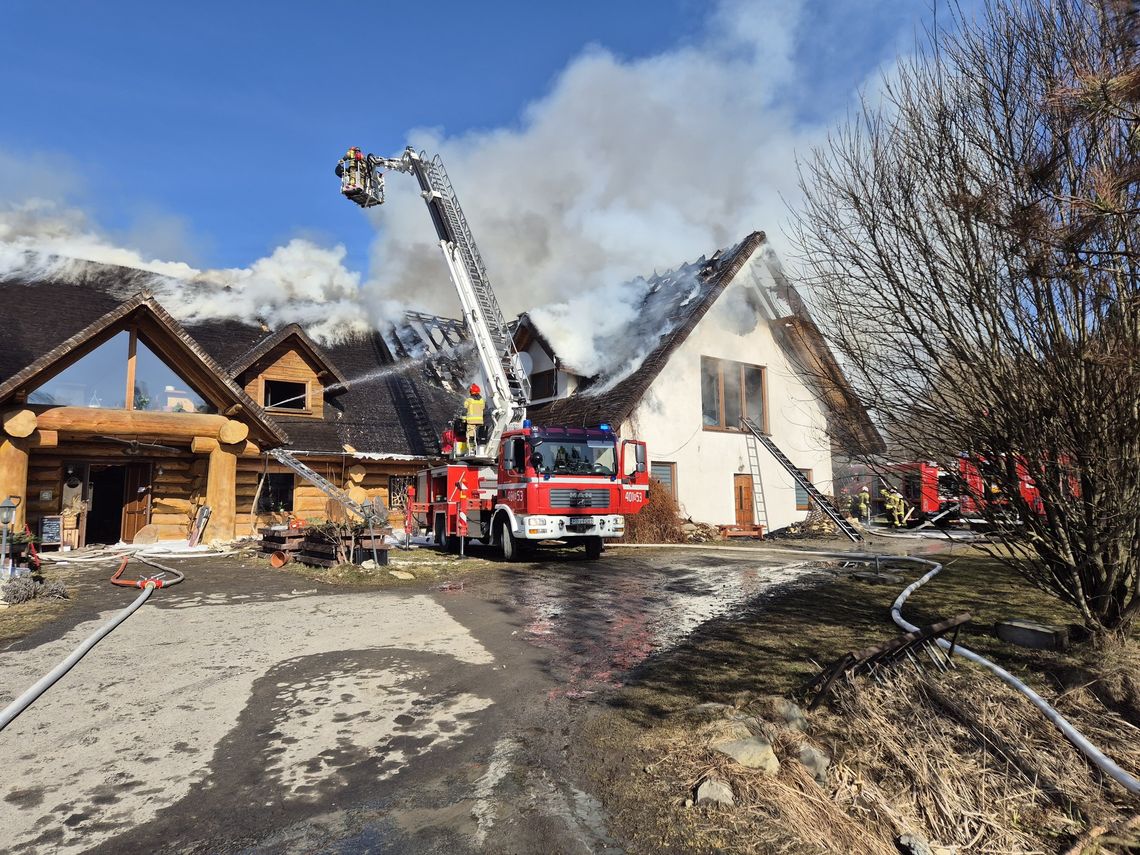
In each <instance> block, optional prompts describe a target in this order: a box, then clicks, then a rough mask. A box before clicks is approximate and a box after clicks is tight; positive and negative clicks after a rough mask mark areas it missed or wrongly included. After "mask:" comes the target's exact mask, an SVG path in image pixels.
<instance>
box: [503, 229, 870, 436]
mask: <svg viewBox="0 0 1140 855" xmlns="http://www.w3.org/2000/svg"><path fill="white" fill-rule="evenodd" d="M753 256H756V257H757V259H758V260H759V261H760V262H761V263H762V264H764V266H765V267H766V268H767V270H768V272H769V273H770V274H771V276H772V281H773V282H774V285H773V286H768V287H757V288H755V289H753V290H752V291H751V292H750V295H751V296H754V297H755V298H756V299H757V300H758V301H759V304H758V305H757V306H756V309H757V311H759V312H760V313H761V314H762V315H763V316H764V317H766V318H767V319H768V322H769V325H770V327H771V328H772V329H773V331H774V334H775V337H776V339H777V341H778V342H779V343H780V345H781V347H782V348H783V350H784V352H785V353H786V354H787V355H788V357H789V359H790V360H791V361H792V363H793V364H794V365H795V366H796V368H797V369H799V370H800V371H801V373H803V374H804V375H805V377H806V378H807V379H808V380H809V381H810V382H811V383H813V385H814V386H815V388H816V389H817V391H818V393H819V394H820V397H821V399H822V400H823V401H824V403H825V404H826V405H827V406H828V408H829V412H830V414H831V422H832V426H833V427H834V431H833V433H834V437H833V438H834V439H835V441H836V442H837V443H839V444H841V445H842V446H844V447H846V448H849V449H852V450H866V451H874V450H876V449H880V448H881V447H882V444H883V441H882V438H881V437H880V436H879V433H878V431H877V430H876V428H875V426H874V424H873V423H872V422H871V420H870V418H869V417H868V415H867V411H866V409H865V408H864V407H863V404H862V402H861V401H860V400H859V398H858V396H857V395H856V394H855V392H854V390H853V389H852V387H851V385H850V384H849V382H848V381H847V378H846V377H845V376H844V373H843V371H842V369H841V368H840V366H839V364H838V362H837V361H836V359H835V356H834V354H833V353H832V352H831V349H830V347H829V346H828V345H827V342H826V340H825V339H824V336H823V335H822V333H821V332H820V331H819V329H818V327H817V326H816V324H815V322H814V321H813V320H812V318H811V316H810V314H809V312H808V309H807V306H806V304H805V302H804V300H803V299H802V297H801V296H800V294H799V292H798V291H797V290H796V289H795V286H793V285H792V283H791V282H790V281H789V280H788V278H787V277H786V276H785V275H784V272H783V270H782V267H781V265H780V262H779V259H778V258H777V257H776V255H775V253H774V252H772V250H771V247H770V246H769V245H768V243H767V238H766V236H765V235H764V233H763V232H753V233H751V234H750V235H748V236H747V237H746V238H745V239H744V240H743V241H741V242H740V243H738V244H736V245H735V246H732V247H728V248H726V249H722V250H717V251H716V252H715V253H713V255H712V256H711V257H708V258H706V257H705V256H702V257H701V258H699V259H697V260H696V261H694V262H691V263H687V264H683V265H681V266H680V267H678V268H676V269H675V270H670V271H668V272H666V273H662V274H657V273H655V274H654V275H653V276H652V277H649V278H647V279H641V280H635V282H634V283H630V284H629V285H627V286H626V288H627V289H628V288H630V287H634V288H638V289H640V292H639V293H637V295H636V299H635V300H634V301H633V311H632V312H631V313H630V314H631V318H632V320H631V322H630V323H628V324H626V325H623V326H621V327H620V328H617V329H613V330H611V331H610V332H609V333H608V334H607V335H606V336H604V337H598V336H595V337H594V339H593V341H592V346H593V349H594V351H595V352H598V353H602V354H606V355H607V362H606V364H604V365H603V366H602V367H601V368H600V370H594V371H592V372H590V373H589V374H588V376H587V372H586V371H584V370H582V366H577V367H576V366H575V364H574V363H575V361H576V360H575V358H573V357H571V358H570V359H566V358H565V357H564V356H563V354H560V353H558V352H557V351H556V350H555V346H556V344H557V336H556V335H555V334H553V330H549V329H543V328H541V327H540V326H539V324H538V323H537V322H536V320H535V318H534V313H532V314H530V315H526V314H524V315H523V316H521V317H520V319H519V323H518V334H519V335H520V336H522V337H523V338H527V337H532V338H535V339H538V340H539V341H540V342H542V343H543V345H544V346H545V347H546V348H547V349H548V350H549V351H550V352H551V355H552V356H554V357H555V358H557V360H558V364H559V367H560V368H562V369H563V370H565V371H569V372H570V373H572V374H580V375H583V376H582V379H581V380H580V382H579V384H578V387H577V390H576V392H575V394H573V395H571V396H570V397H566V398H561V399H556V400H553V401H550V402H545V403H542V404H538V405H536V406H534V407H532V408H531V410H530V415H531V417H532V418H534V419H535V420H536V421H542V422H547V423H551V424H566V425H596V424H601V423H604V422H609V423H612V424H615V425H616V424H621V423H622V422H624V421H625V420H626V419H627V418H629V416H630V415H631V414H632V413H633V411H634V409H635V408H636V407H637V405H638V403H639V402H640V401H641V400H642V399H643V398H644V396H645V395H646V393H647V392H648V391H649V387H650V386H651V385H652V383H653V381H654V380H655V379H656V378H657V376H658V375H659V374H660V373H661V371H662V370H663V369H664V368H665V365H666V363H667V362H668V361H669V358H670V357H671V356H672V355H673V353H674V351H676V349H677V348H678V347H679V346H680V345H681V344H682V343H683V342H684V341H685V340H686V339H687V338H688V336H689V335H690V334H691V333H692V332H693V330H694V329H695V328H696V326H697V324H699V323H700V321H701V320H702V319H703V318H704V317H705V315H706V314H707V313H708V312H709V310H710V309H711V308H712V306H713V305H714V304H715V303H716V301H717V300H718V299H719V298H720V296H721V295H722V294H723V293H724V292H725V290H726V289H727V288H728V286H729V285H730V284H732V282H733V281H734V280H735V279H736V277H737V276H738V274H740V272H741V270H742V269H743V268H744V266H745V265H746V264H747V263H748V261H749V260H750V259H752V258H753ZM594 367H595V366H593V365H590V366H586V368H588V369H589V368H594Z"/></svg>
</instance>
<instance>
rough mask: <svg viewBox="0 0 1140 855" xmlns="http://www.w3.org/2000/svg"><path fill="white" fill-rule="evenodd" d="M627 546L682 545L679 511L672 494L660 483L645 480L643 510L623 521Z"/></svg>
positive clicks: (682, 535)
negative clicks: (638, 544)
mask: <svg viewBox="0 0 1140 855" xmlns="http://www.w3.org/2000/svg"><path fill="white" fill-rule="evenodd" d="M625 540H626V541H627V542H628V543H684V542H685V534H684V532H683V531H681V509H680V508H679V507H678V506H677V500H676V499H674V498H673V494H672V493H670V492H669V491H668V490H667V489H665V488H664V487H663V486H661V482H660V481H657V480H655V479H653V478H650V479H649V495H648V497H647V498H646V503H645V507H644V508H642V509H641V510H640V511H638V512H637V513H636V514H634V515H633V516H631V517H627V518H626V521H625Z"/></svg>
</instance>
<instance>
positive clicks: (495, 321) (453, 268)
mask: <svg viewBox="0 0 1140 855" xmlns="http://www.w3.org/2000/svg"><path fill="white" fill-rule="evenodd" d="M385 169H387V170H391V171H394V172H404V173H407V174H409V175H412V176H414V177H415V179H416V181H417V182H418V183H419V186H420V196H421V197H422V198H423V200H424V203H425V204H426V205H427V208H428V213H429V215H430V216H431V221H432V225H434V226H435V232H436V236H437V237H438V238H439V248H440V250H441V251H442V252H443V258H444V261H445V262H446V263H447V269H448V272H449V273H450V274H451V281H452V283H453V284H454V285H455V290H456V292H458V294H459V301H460V303H461V304H462V306H463V319H464V321H465V322H466V323H467V328H468V329H469V330H470V331H471V338H472V340H473V342H474V344H475V350H476V353H477V354H478V356H479V364H480V367H481V368H482V369H483V374H484V376H485V377H486V378H487V383H488V386H489V390H490V396H489V397H490V403H491V408H492V417H491V424H490V429H489V430H488V432H487V442H486V444H485V446H484V448H483V452H482V454H481V455H480V456H481V457H486V458H492V459H493V458H495V457H497V455H498V451H499V444H500V443H501V441H502V437H503V432H504V431H505V430H506V429H507V428H508V427H517V426H520V425H521V424H522V422H523V419H525V418H526V407H527V404H528V403H529V401H530V379H529V378H528V377H527V376H526V372H525V371H523V369H522V363H521V361H520V359H519V354H518V351H517V350H516V349H515V345H514V340H513V338H512V337H511V331H510V329H509V328H508V326H507V323H506V321H505V320H504V319H503V313H502V311H501V310H500V309H499V303H498V300H496V299H495V292H494V291H493V290H492V289H491V283H490V279H489V278H488V276H487V268H486V267H485V266H484V264H483V258H482V256H480V254H479V249H478V247H476V246H475V239H474V238H473V237H472V235H471V228H470V226H469V225H468V224H467V217H466V216H464V214H463V209H462V208H461V207H460V205H459V199H458V198H457V197H456V195H455V190H454V188H453V187H452V185H451V180H450V179H449V178H448V177H447V171H446V170H445V169H444V168H443V163H442V161H441V160H440V158H439V155H436V156H435V157H433V158H432V159H431V160H428V159H427V156H426V154H424V153H423V152H417V151H415V149H413V148H411V147H410V146H409V147H408V148H406V149H405V150H404V152H403V154H401V155H400V156H399V157H377V156H376V155H374V154H367V155H365V154H363V153H362V152H361V151H360V149H357V148H353V149H349V152H348V154H346V155H345V156H344V157H343V158H342V159H341V160H340V162H339V163H338V164H337V167H336V174H337V175H338V176H339V177H340V179H341V193H343V194H344V196H345V197H346V198H348V199H350V200H351V201H353V202H355V203H356V204H357V205H360V207H362V208H371V207H373V206H375V205H380V204H383V202H384V175H383V172H382V171H381V170H385Z"/></svg>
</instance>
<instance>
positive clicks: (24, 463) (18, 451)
mask: <svg viewBox="0 0 1140 855" xmlns="http://www.w3.org/2000/svg"><path fill="white" fill-rule="evenodd" d="M8 496H11V497H12V498H13V499H19V505H18V506H17V508H16V514H15V516H14V517H13V519H12V528H11V530H12V531H23V530H24V520H25V519H26V516H25V513H24V512H25V510H26V509H27V506H28V443H27V441H26V440H21V439H14V438H10V437H0V502H2V501H4V499H6V498H7V497H8Z"/></svg>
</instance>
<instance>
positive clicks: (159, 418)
mask: <svg viewBox="0 0 1140 855" xmlns="http://www.w3.org/2000/svg"><path fill="white" fill-rule="evenodd" d="M28 412H31V411H28ZM33 415H34V414H33ZM35 418H36V422H37V423H38V426H39V427H40V428H43V429H46V430H55V431H60V432H61V433H65V434H81V435H84V436H91V435H100V434H107V435H110V436H123V437H124V438H127V437H129V438H134V437H147V438H154V439H160V440H161V439H168V440H183V441H185V440H189V439H193V438H194V437H196V436H205V437H210V438H212V439H217V438H219V437H221V439H222V440H223V441H225V442H235V443H236V442H241V441H242V440H244V439H246V437H248V436H249V426H248V425H246V424H244V423H243V422H238V421H234V420H232V419H228V418H226V417H225V416H220V415H216V414H214V413H153V412H150V411H148V410H112V409H103V408H101V407H48V408H46V409H43V410H41V411H40V413H39V414H38V416H36V417H35ZM34 427H35V425H33V429H34Z"/></svg>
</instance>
